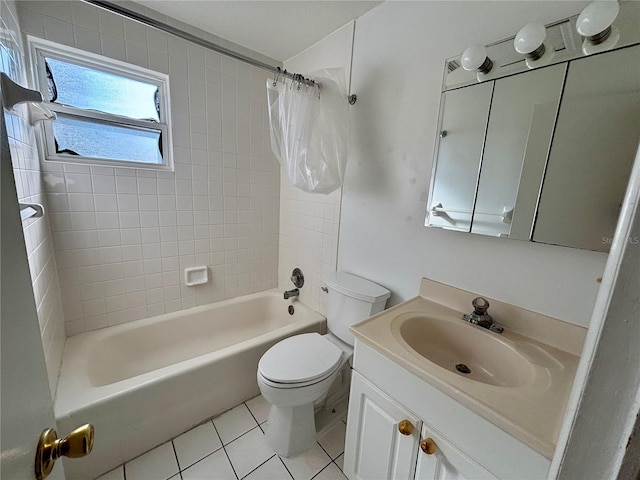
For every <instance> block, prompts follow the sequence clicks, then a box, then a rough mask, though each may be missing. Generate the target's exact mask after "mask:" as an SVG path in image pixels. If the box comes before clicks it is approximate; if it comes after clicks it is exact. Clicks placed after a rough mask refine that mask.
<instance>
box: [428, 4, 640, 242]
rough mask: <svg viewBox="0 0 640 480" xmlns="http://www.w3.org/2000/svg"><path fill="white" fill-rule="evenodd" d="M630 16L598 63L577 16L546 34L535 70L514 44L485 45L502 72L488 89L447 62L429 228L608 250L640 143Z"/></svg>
mask: <svg viewBox="0 0 640 480" xmlns="http://www.w3.org/2000/svg"><path fill="white" fill-rule="evenodd" d="M626 3H627V4H629V3H635V2H626ZM630 8H633V9H634V10H633V11H631V12H624V13H625V16H624V17H623V11H622V8H621V12H620V17H622V18H623V19H626V20H621V22H619V23H621V24H620V25H618V28H619V29H620V41H619V42H618V44H617V45H616V47H615V49H612V50H609V51H606V52H602V53H599V54H596V55H590V56H585V55H584V54H583V52H582V48H581V42H582V38H581V37H580V36H579V35H577V34H576V33H575V32H574V29H573V25H575V17H573V18H570V19H566V20H563V21H561V22H557V23H556V24H553V25H551V26H548V27H547V32H548V33H547V39H548V41H549V42H551V43H552V45H553V48H554V49H555V54H554V55H555V56H554V61H552V62H550V63H549V64H547V65H546V66H543V67H539V68H535V69H528V68H527V67H526V66H525V62H524V59H523V57H522V56H521V55H519V54H517V52H515V51H514V50H513V39H508V40H505V41H502V42H498V43H496V44H494V45H490V46H488V47H487V51H488V56H489V57H490V58H492V59H496V62H495V63H496V65H497V66H498V68H494V69H493V70H495V72H494V73H493V75H485V76H484V78H482V81H481V82H478V80H477V79H476V75H475V73H474V72H467V71H465V70H463V69H462V68H460V65H459V61H458V59H456V58H452V59H449V60H447V62H446V64H445V76H444V82H443V92H442V96H441V104H440V118H439V127H438V132H437V137H438V138H437V142H436V150H435V161H434V167H433V172H432V177H431V188H430V192H429V201H428V205H427V215H426V221H425V225H427V226H430V227H439V228H444V229H449V230H458V231H464V232H471V233H476V234H482V235H491V236H497V237H503V238H511V239H517V240H529V241H534V242H541V243H548V244H555V245H563V246H568V247H574V248H582V249H588V250H595V251H601V252H608V251H609V246H610V243H611V239H612V237H613V234H614V231H615V226H616V223H617V220H618V216H619V212H620V207H621V204H622V201H623V198H624V194H625V191H626V187H627V183H628V180H629V175H630V173H631V168H632V165H633V159H634V157H635V152H636V149H637V148H638V142H639V141H640V44H639V41H640V38H638V37H639V32H638V31H637V25H638V23H636V22H637V21H638V20H639V18H640V8H637V6H635V5H634V6H631V7H630ZM620 17H619V18H620ZM625 22H626V23H625ZM634 24H635V27H634ZM492 72H493V71H492Z"/></svg>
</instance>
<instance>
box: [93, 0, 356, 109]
mask: <svg viewBox="0 0 640 480" xmlns="http://www.w3.org/2000/svg"><path fill="white" fill-rule="evenodd" d="M83 1H84V2H85V3H90V4H91V5H95V6H96V7H100V8H102V9H104V10H108V11H110V12H112V13H116V14H118V15H121V16H123V17H127V18H130V19H131V20H135V21H137V22H140V23H143V24H145V25H147V26H149V27H153V28H156V29H158V30H162V31H164V32H166V33H170V34H172V35H175V36H177V37H180V38H182V39H184V40H187V41H189V42H193V43H195V44H198V45H200V46H202V47H205V48H208V49H210V50H213V51H215V52H218V53H221V54H222V55H226V56H227V57H231V58H234V59H236V60H240V61H241V62H244V63H248V64H249V65H253V66H254V67H258V68H261V69H263V70H268V71H270V72H273V73H275V74H276V75H280V76H285V77H288V78H290V79H292V80H295V81H298V82H302V83H304V84H306V85H313V84H314V83H315V82H313V80H309V79H308V78H304V77H302V76H301V75H298V74H295V73H289V72H287V71H286V70H283V69H281V68H280V67H274V66H272V65H269V64H267V63H264V62H261V61H259V60H256V59H254V58H251V57H247V56H246V55H242V54H241V53H237V52H234V51H233V50H230V49H228V48H226V47H223V46H222V45H218V44H216V43H213V42H210V41H208V40H205V39H203V38H200V37H197V36H195V35H192V34H191V33H189V32H185V31H184V30H180V29H179V28H175V27H172V26H171V25H168V24H166V23H164V22H161V21H159V20H155V19H153V18H150V17H147V16H146V15H142V14H141V13H138V12H134V11H133V10H130V9H128V8H125V7H122V6H120V5H116V4H113V3H111V2H105V1H102V0H83ZM276 78H277V76H276ZM352 97H355V95H352ZM349 103H351V97H350V99H349ZM354 103H355V101H354ZM352 105H353V103H352Z"/></svg>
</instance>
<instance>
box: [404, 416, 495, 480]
mask: <svg viewBox="0 0 640 480" xmlns="http://www.w3.org/2000/svg"><path fill="white" fill-rule="evenodd" d="M425 444H426V445H425ZM415 478H416V480H480V479H487V480H497V477H495V476H494V475H492V474H491V473H489V472H488V471H487V470H485V469H484V468H483V467H482V466H481V465H479V464H478V463H476V462H475V461H474V460H472V459H471V458H469V457H468V456H467V455H465V454H464V453H462V452H461V451H460V450H458V449H457V448H456V447H454V446H453V445H452V444H451V443H449V442H448V441H446V440H444V438H443V437H442V436H440V435H438V434H437V433H436V432H435V431H434V430H432V429H431V428H430V427H429V425H427V424H424V425H423V426H422V436H421V439H420V450H419V452H418V464H417V468H416V476H415Z"/></svg>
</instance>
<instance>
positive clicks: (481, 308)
mask: <svg viewBox="0 0 640 480" xmlns="http://www.w3.org/2000/svg"><path fill="white" fill-rule="evenodd" d="M471 305H473V313H475V314H476V315H485V314H486V313H487V310H489V302H488V301H487V299H486V298H484V297H476V298H474V299H473V300H472V302H471Z"/></svg>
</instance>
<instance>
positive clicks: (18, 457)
mask: <svg viewBox="0 0 640 480" xmlns="http://www.w3.org/2000/svg"><path fill="white" fill-rule="evenodd" d="M0 131H1V132H2V134H1V137H2V138H1V150H0V153H1V154H0V181H1V186H0V194H1V201H2V204H1V207H2V210H1V217H0V222H1V225H0V262H1V270H2V272H1V278H0V336H1V344H0V358H1V362H0V364H1V367H0V415H1V418H2V424H1V426H0V430H1V435H0V437H1V438H0V440H1V444H0V445H1V448H2V460H1V465H0V471H1V472H2V478H6V479H12V480H13V479H15V480H23V479H25V480H31V479H33V478H35V474H34V458H35V451H36V444H37V442H38V438H39V437H40V433H41V432H42V431H43V430H44V429H45V428H53V427H55V419H54V415H53V402H52V400H51V391H50V390H49V382H48V379H47V369H46V365H45V360H44V352H43V350H42V340H41V338H40V327H39V325H38V316H37V313H36V305H35V300H34V297H33V289H32V286H31V276H30V273H29V265H28V262H27V251H26V247H25V243H24V236H23V233H22V221H21V220H20V212H19V207H18V200H17V194H16V186H15V182H14V177H13V168H12V164H11V155H10V152H9V144H8V139H7V130H6V126H5V118H4V110H3V108H2V106H0ZM58 463H59V464H60V465H56V466H55V468H54V469H53V472H52V473H51V475H50V476H49V479H54V480H63V479H64V470H63V467H62V462H58Z"/></svg>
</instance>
